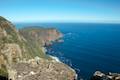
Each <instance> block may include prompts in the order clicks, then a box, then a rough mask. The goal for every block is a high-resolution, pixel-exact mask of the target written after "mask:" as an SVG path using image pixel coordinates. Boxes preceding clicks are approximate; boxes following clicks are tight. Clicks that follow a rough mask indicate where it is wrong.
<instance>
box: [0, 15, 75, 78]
mask: <svg viewBox="0 0 120 80" xmlns="http://www.w3.org/2000/svg"><path fill="white" fill-rule="evenodd" d="M60 37H62V34H61V33H60V32H59V31H58V30H56V29H53V28H52V29H50V28H49V29H45V28H39V29H36V28H35V29H33V28H27V29H22V30H20V32H19V31H18V30H16V28H15V26H14V25H13V24H12V23H11V22H9V21H8V20H6V19H5V18H3V17H1V16H0V80H1V79H3V78H4V79H7V78H8V79H10V80H74V79H75V78H76V77H75V75H76V73H75V71H74V70H72V69H71V68H70V67H69V66H67V65H65V64H63V63H61V62H57V61H55V60H54V59H52V58H51V57H50V56H48V55H46V54H45V48H44V45H45V44H47V43H50V42H52V41H55V40H57V39H58V38H60Z"/></svg>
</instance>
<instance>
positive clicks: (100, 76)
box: [91, 71, 120, 80]
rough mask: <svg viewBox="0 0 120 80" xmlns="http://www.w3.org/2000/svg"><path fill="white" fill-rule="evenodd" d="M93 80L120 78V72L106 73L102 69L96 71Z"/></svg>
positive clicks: (116, 79) (117, 79) (114, 79)
mask: <svg viewBox="0 0 120 80" xmlns="http://www.w3.org/2000/svg"><path fill="white" fill-rule="evenodd" d="M91 80H120V74H119V73H111V72H109V73H108V74H104V73H102V72H100V71H96V72H95V73H94V75H93V77H92V78H91Z"/></svg>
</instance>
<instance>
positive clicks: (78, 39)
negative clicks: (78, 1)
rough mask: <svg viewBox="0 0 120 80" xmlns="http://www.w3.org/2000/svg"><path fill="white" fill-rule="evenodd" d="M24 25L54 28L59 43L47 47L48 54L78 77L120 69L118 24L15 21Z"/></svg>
mask: <svg viewBox="0 0 120 80" xmlns="http://www.w3.org/2000/svg"><path fill="white" fill-rule="evenodd" d="M16 26H17V28H18V29H19V28H22V27H25V26H43V27H55V28H57V29H58V30H60V31H61V32H62V33H63V34H64V37H63V40H64V42H63V43H54V44H53V45H52V46H50V47H48V54H51V55H53V56H56V57H58V58H59V59H60V60H61V61H63V62H64V63H66V64H68V65H69V66H71V67H72V68H74V69H75V70H76V72H77V73H78V78H79V79H80V78H81V77H82V78H84V79H85V80H88V79H89V78H90V76H92V75H93V73H94V72H95V71H96V70H100V71H103V72H120V24H92V23H19V24H16Z"/></svg>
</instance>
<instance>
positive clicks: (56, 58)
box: [50, 55, 61, 63]
mask: <svg viewBox="0 0 120 80" xmlns="http://www.w3.org/2000/svg"><path fill="white" fill-rule="evenodd" d="M50 57H51V58H52V59H53V60H55V61H56V62H59V63H61V61H60V59H59V58H58V57H56V56H51V55H50Z"/></svg>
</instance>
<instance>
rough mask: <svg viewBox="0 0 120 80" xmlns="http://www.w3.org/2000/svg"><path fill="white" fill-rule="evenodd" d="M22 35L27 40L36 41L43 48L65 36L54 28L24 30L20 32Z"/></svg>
mask: <svg viewBox="0 0 120 80" xmlns="http://www.w3.org/2000/svg"><path fill="white" fill-rule="evenodd" d="M20 34H21V35H23V36H24V38H26V39H27V40H31V41H33V40H35V41H34V42H37V43H39V44H40V45H41V46H44V45H49V44H51V42H52V41H55V40H57V39H59V38H61V37H62V36H63V35H62V33H60V32H59V31H58V30H56V29H54V28H38V27H36V28H34V27H31V28H24V29H21V30H20Z"/></svg>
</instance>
